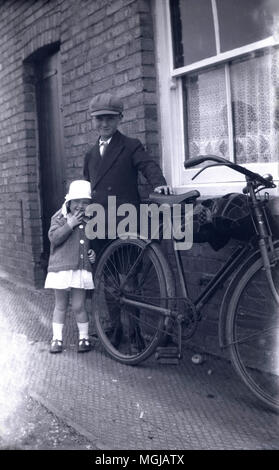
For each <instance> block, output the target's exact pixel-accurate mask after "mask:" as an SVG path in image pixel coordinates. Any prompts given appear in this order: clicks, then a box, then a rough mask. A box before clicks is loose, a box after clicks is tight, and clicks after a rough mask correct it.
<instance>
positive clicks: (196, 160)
mask: <svg viewBox="0 0 279 470" xmlns="http://www.w3.org/2000/svg"><path fill="white" fill-rule="evenodd" d="M207 160H211V161H213V162H216V163H217V164H219V165H225V166H228V167H229V168H231V169H232V170H235V171H238V173H241V174H243V175H244V176H245V177H247V178H248V179H249V180H252V181H258V182H259V183H261V184H262V185H264V186H265V187H266V188H275V187H276V185H275V184H274V183H273V181H269V180H268V179H266V178H264V177H263V176H261V175H259V174H258V173H254V172H253V171H250V170H247V168H244V167H243V166H240V165H237V164H236V163H233V162H230V161H229V160H226V159H225V158H222V157H218V156H217V155H199V156H198V157H194V158H191V160H189V161H188V162H185V163H184V167H185V168H186V169H187V168H192V167H194V166H196V165H199V164H200V163H203V162H205V161H207Z"/></svg>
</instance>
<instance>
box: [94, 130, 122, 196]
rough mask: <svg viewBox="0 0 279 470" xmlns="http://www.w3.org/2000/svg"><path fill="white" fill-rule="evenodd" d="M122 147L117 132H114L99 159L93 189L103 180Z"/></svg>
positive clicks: (119, 135)
mask: <svg viewBox="0 0 279 470" xmlns="http://www.w3.org/2000/svg"><path fill="white" fill-rule="evenodd" d="M97 145H99V144H97ZM123 147H124V144H123V142H122V139H121V134H120V132H119V131H116V133H115V134H114V135H113V137H112V139H111V141H110V143H109V145H108V147H107V149H106V151H105V153H104V155H103V157H101V163H100V165H99V167H98V170H97V174H96V178H95V182H94V184H93V188H94V187H95V186H96V185H97V184H98V182H99V181H100V180H101V179H102V178H103V176H104V175H105V174H106V173H107V172H108V171H109V169H110V168H111V166H112V165H113V164H114V162H115V160H116V159H117V157H118V156H119V154H120V153H121V151H122V149H123Z"/></svg>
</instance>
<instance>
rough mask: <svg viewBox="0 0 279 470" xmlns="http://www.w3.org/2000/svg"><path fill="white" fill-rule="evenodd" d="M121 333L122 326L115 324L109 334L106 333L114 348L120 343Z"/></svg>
mask: <svg viewBox="0 0 279 470" xmlns="http://www.w3.org/2000/svg"><path fill="white" fill-rule="evenodd" d="M122 334H123V330H122V326H121V325H117V326H115V328H114V329H113V331H112V332H111V334H109V335H108V337H109V340H110V342H111V344H112V345H113V346H114V347H115V348H117V347H118V346H119V344H120V343H121V339H122Z"/></svg>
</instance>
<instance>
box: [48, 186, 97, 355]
mask: <svg viewBox="0 0 279 470" xmlns="http://www.w3.org/2000/svg"><path fill="white" fill-rule="evenodd" d="M90 202H91V187H90V183H89V182H88V181H83V180H76V181H73V182H72V183H71V184H70V188H69V192H68V194H67V195H66V197H65V202H64V204H63V206H62V208H61V209H60V210H59V211H58V212H56V213H55V214H54V215H53V217H52V218H51V225H50V229H49V232H48V236H49V240H50V257H49V265H48V274H47V277H46V281H45V288H48V289H49V288H50V289H54V292H55V307H54V312H53V323H52V330H53V337H52V341H51V345H50V352H51V353H60V352H62V350H63V341H62V330H63V325H64V321H65V316H66V311H67V308H68V305H69V294H70V292H71V295H72V309H73V311H74V313H75V316H76V321H77V326H78V330H79V341H78V352H86V351H90V349H91V348H90V342H89V335H88V324H89V322H88V315H87V312H86V310H85V299H86V289H93V288H94V284H93V279H92V272H91V264H92V263H94V262H95V253H94V251H93V250H89V240H88V239H87V237H86V235H85V225H86V218H85V209H86V207H87V206H88V205H89V204H90Z"/></svg>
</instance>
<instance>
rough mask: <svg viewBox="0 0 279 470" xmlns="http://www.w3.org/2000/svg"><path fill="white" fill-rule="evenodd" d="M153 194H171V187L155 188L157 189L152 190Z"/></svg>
mask: <svg viewBox="0 0 279 470" xmlns="http://www.w3.org/2000/svg"><path fill="white" fill-rule="evenodd" d="M154 193H160V194H166V195H167V194H173V189H172V187H171V186H169V185H168V186H157V188H154Z"/></svg>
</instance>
